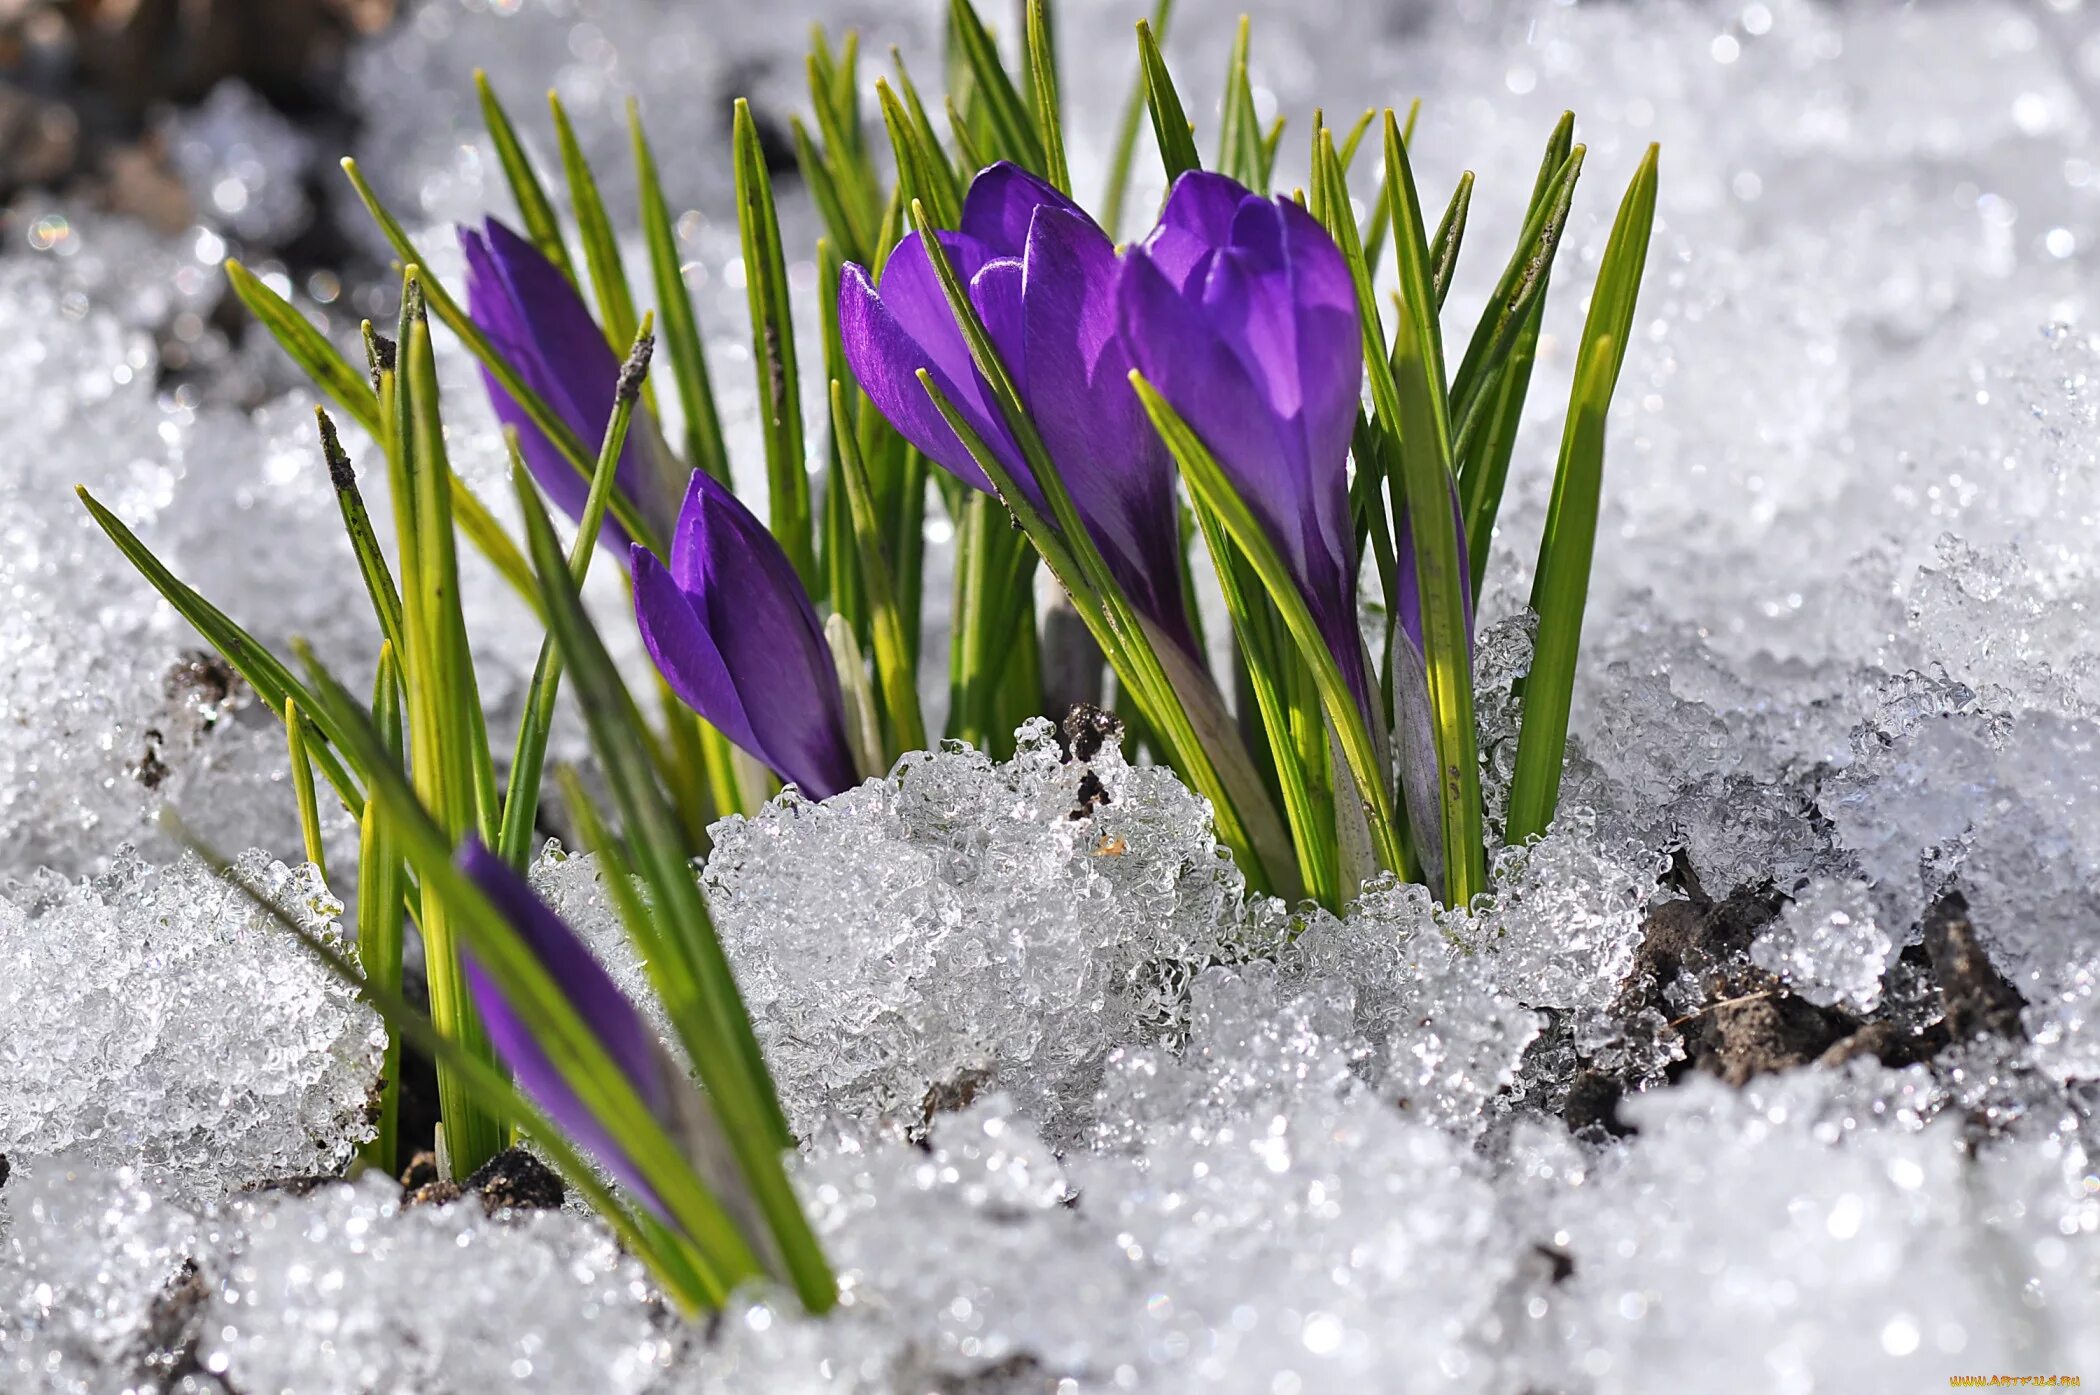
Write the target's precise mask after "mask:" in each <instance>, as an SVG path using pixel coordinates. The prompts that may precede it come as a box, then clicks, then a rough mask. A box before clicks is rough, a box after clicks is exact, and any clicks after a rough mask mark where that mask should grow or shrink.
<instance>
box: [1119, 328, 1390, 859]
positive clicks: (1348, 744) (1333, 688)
mask: <svg viewBox="0 0 2100 1395" xmlns="http://www.w3.org/2000/svg"><path fill="white" fill-rule="evenodd" d="M1130 381H1131V385H1132V386H1133V387H1135V388H1136V389H1137V394H1138V400H1139V401H1140V402H1142V403H1143V404H1144V408H1145V414H1146V415H1147V416H1149V417H1150V418H1151V419H1152V425H1153V427H1154V429H1156V430H1157V431H1158V432H1159V434H1160V437H1161V439H1162V440H1164V441H1165V442H1166V443H1167V449H1168V450H1169V451H1171V452H1172V453H1173V456H1174V459H1175V461H1176V463H1178V464H1179V465H1180V466H1181V474H1182V478H1183V479H1185V480H1187V481H1188V483H1189V491H1190V493H1191V494H1193V495H1194V496H1195V497H1196V499H1197V500H1198V501H1199V503H1200V504H1201V505H1202V507H1203V508H1205V509H1207V510H1209V511H1210V512H1211V513H1212V514H1213V515H1214V516H1215V517H1216V520H1217V522H1218V523H1219V524H1221V525H1222V526H1223V528H1224V530H1225V532H1226V533H1227V534H1228V535H1229V536H1230V538H1231V540H1232V543H1233V545H1234V547H1236V548H1237V549H1238V550H1239V553H1240V555H1241V556H1243V557H1245V558H1246V559H1247V561H1248V563H1249V564H1250V565H1251V566H1252V567H1253V568H1254V572H1255V574H1256V576H1258V577H1259V578H1260V580H1261V584H1262V589H1263V590H1264V591H1265V592H1266V593H1267V595H1268V598H1269V601H1270V602H1271V603H1272V604H1273V605H1274V606H1275V607H1276V610H1277V613H1278V614H1279V615H1280V616H1281V617H1282V619H1283V623H1284V627H1285V628H1286V629H1287V630H1288V631H1289V632H1290V636H1291V638H1292V640H1294V641H1295V642H1296V644H1297V646H1298V653H1299V655H1300V656H1301V657H1302V658H1303V660H1304V662H1305V664H1306V667H1307V668H1308V669H1309V670H1310V671H1311V673H1312V679H1313V683H1314V685H1315V686H1316V688H1317V690H1318V693H1319V697H1320V706H1321V708H1322V710H1323V711H1324V712H1325V713H1326V715H1327V720H1328V722H1329V724H1330V725H1331V726H1332V727H1333V728H1334V730H1335V733H1336V735H1337V737H1338V738H1339V740H1340V742H1341V747H1342V755H1343V758H1344V759H1345V760H1346V761H1347V762H1348V766H1349V770H1350V772H1351V774H1352V775H1353V776H1354V777H1355V780H1356V784H1357V788H1358V790H1359V792H1360V793H1361V794H1362V796H1363V807H1364V817H1365V820H1366V822H1367V823H1368V824H1369V826H1370V830H1371V839H1372V845H1373V847H1374V848H1375V849H1376V851H1377V855H1378V860H1379V862H1380V863H1381V864H1382V865H1383V866H1385V867H1386V868H1387V869H1388V870H1390V871H1394V872H1400V871H1403V870H1404V869H1405V867H1406V865H1407V853H1406V850H1405V847H1404V846H1403V844H1402V843H1401V840H1400V836H1399V833H1398V831H1397V830H1396V829H1395V827H1394V825H1393V817H1392V802H1391V799H1390V797H1389V796H1388V794H1387V792H1386V778H1385V773H1384V770H1383V764H1384V763H1383V761H1381V760H1380V758H1379V756H1378V753H1377V748H1376V746H1375V744H1374V743H1373V741H1372V739H1371V733H1370V731H1369V730H1368V729H1367V728H1366V727H1365V725H1364V719H1363V713H1362V711H1361V710H1360V709H1359V708H1358V707H1357V704H1356V697H1355V695H1354V694H1353V693H1351V692H1350V691H1349V680H1348V679H1346V678H1344V677H1343V676H1342V670H1341V666H1340V665H1339V664H1338V663H1336V662H1335V657H1334V651H1333V650H1332V649H1331V648H1329V647H1328V643H1327V639H1326V637H1325V636H1324V635H1322V634H1321V633H1320V627H1319V625H1318V623H1317V622H1315V621H1314V619H1313V617H1312V612H1311V610H1310V609H1308V608H1307V607H1306V604H1305V597H1304V596H1303V595H1302V594H1300V592H1299V590H1298V585H1297V582H1296V581H1294V580H1293V579H1292V577H1291V573H1290V568H1289V567H1288V566H1287V565H1286V564H1285V562H1284V560H1283V558H1282V556H1281V555H1280V554H1279V553H1278V552H1277V551H1276V544H1275V542H1274V541H1273V540H1272V539H1271V538H1270V537H1269V534H1268V530H1267V529H1265V528H1263V527H1262V525H1261V522H1260V520H1259V519H1257V518H1255V516H1254V511H1253V510H1252V509H1250V508H1249V507H1248V506H1247V501H1246V500H1245V499H1243V498H1241V497H1240V495H1239V493H1238V491H1236V490H1235V489H1233V487H1232V483H1231V481H1230V480H1229V479H1228V478H1227V477H1226V475H1225V471H1224V470H1223V468H1222V467H1220V466H1219V464H1218V462H1217V460H1216V459H1215V458H1214V457H1213V456H1212V455H1211V453H1210V449H1209V447H1207V446H1205V445H1204V444H1203V442H1202V440H1200V439H1199V438H1198V437H1197V435H1196V433H1195V432H1194V431H1192V430H1190V429H1189V426H1188V423H1186V422H1184V421H1183V420H1182V419H1181V416H1180V414H1179V413H1178V412H1176V411H1175V410H1174V408H1173V407H1172V406H1170V405H1169V404H1168V402H1167V400H1166V399H1165V398H1164V397H1161V396H1160V395H1159V393H1158V392H1157V391H1156V390H1155V389H1154V388H1153V386H1152V385H1151V384H1150V383H1148V382H1146V381H1145V379H1144V377H1143V375H1142V374H1140V373H1138V372H1137V371H1136V370H1132V372H1131V375H1130ZM1352 889H1353V888H1352Z"/></svg>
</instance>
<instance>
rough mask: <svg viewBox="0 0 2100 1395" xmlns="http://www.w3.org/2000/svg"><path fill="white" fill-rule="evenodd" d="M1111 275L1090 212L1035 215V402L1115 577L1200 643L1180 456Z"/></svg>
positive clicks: (1027, 342) (1028, 341) (1031, 252)
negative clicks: (1130, 343) (1190, 598)
mask: <svg viewBox="0 0 2100 1395" xmlns="http://www.w3.org/2000/svg"><path fill="white" fill-rule="evenodd" d="M1115 275H1116V256H1115V249H1114V247H1113V246H1112V245H1111V244H1110V243H1109V240H1108V238H1107V237H1106V235H1104V234H1103V233H1102V232H1101V230H1100V229H1099V228H1097V227H1096V226H1095V225H1094V223H1093V221H1092V220H1091V219H1087V218H1083V217H1076V216H1073V215H1071V214H1067V213H1063V212H1060V211H1058V210H1056V209H1045V210H1044V211H1042V212H1040V213H1038V214H1037V215H1036V219H1035V226H1034V228H1033V230H1032V231H1031V232H1030V234H1029V239H1028V254H1027V277H1026V285H1025V287H1024V290H1023V311H1022V320H1023V326H1022V341H1023V346H1024V347H1023V354H1022V358H1023V360H1024V362H1025V363H1026V366H1027V373H1028V379H1027V398H1028V407H1029V412H1030V415H1031V416H1032V417H1033V418H1034V419H1035V421H1036V423H1037V426H1038V428H1039V429H1040V430H1041V432H1042V435H1043V443H1044V446H1045V447H1046V448H1047V449H1048V451H1049V453H1050V457H1051V458H1052V459H1053V460H1055V461H1056V462H1057V464H1058V468H1059V470H1060V471H1061V472H1062V474H1063V477H1064V481H1065V485H1066V487H1067V488H1068V489H1069V490H1070V491H1071V494H1072V502H1073V504H1074V505H1075V506H1076V507H1077V508H1078V510H1079V512H1080V516H1081V517H1082V518H1084V519H1085V520H1086V524H1087V529H1088V531H1089V533H1090V534H1091V535H1092V536H1093V538H1094V540H1095V542H1096V544H1097V545H1098V546H1099V547H1100V548H1101V551H1102V554H1103V556H1104V557H1105V558H1106V559H1107V561H1108V564H1109V567H1110V569H1111V570H1112V571H1114V572H1115V574H1116V579H1117V580H1118V581H1119V582H1120V583H1121V584H1122V586H1123V588H1124V590H1125V591H1126V592H1127V593H1129V595H1130V597H1131V599H1132V601H1133V602H1134V603H1135V604H1136V605H1137V606H1138V608H1139V609H1140V610H1142V611H1144V612H1145V614H1146V615H1148V616H1149V617H1150V618H1151V619H1152V620H1153V621H1154V622H1155V623H1157V624H1158V625H1159V626H1160V627H1161V628H1162V629H1163V630H1165V631H1166V632H1167V633H1169V634H1170V635H1172V636H1173V637H1174V639H1175V640H1176V641H1177V642H1179V643H1181V644H1182V645H1183V646H1184V647H1186V648H1189V649H1190V650H1191V651H1192V652H1193V650H1194V646H1195V641H1194V637H1193V636H1192V634H1191V633H1190V630H1189V624H1188V619H1187V611H1186V605H1185V602H1184V600H1183V596H1182V587H1181V533H1180V523H1179V519H1178V518H1177V516H1176V509H1175V502H1174V466H1173V460H1172V458H1171V457H1170V456H1169V455H1168V453H1167V449H1166V445H1165V443H1164V442H1162V441H1161V440H1160V438H1159V433H1158V432H1156V431H1154V430H1153V429H1152V425H1151V423H1150V421H1148V420H1147V419H1146V417H1145V414H1144V408H1143V407H1142V405H1141V404H1140V403H1139V402H1138V398H1137V393H1136V392H1135V391H1134V390H1132V388H1131V386H1130V380H1129V377H1130V356H1129V354H1128V353H1127V352H1126V351H1125V350H1124V348H1123V345H1122V342H1121V340H1120V339H1119V338H1118V337H1117V335H1116V319H1115Z"/></svg>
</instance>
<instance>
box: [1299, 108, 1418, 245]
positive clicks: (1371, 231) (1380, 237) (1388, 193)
mask: <svg viewBox="0 0 2100 1395" xmlns="http://www.w3.org/2000/svg"><path fill="white" fill-rule="evenodd" d="M1421 116H1422V99H1421V98H1420V97H1417V98H1415V99H1414V100H1413V101H1412V102H1409V103H1408V104H1407V121H1406V123H1405V124H1404V125H1403V126H1402V127H1401V129H1400V143H1401V145H1403V146H1405V147H1407V148H1408V149H1410V150H1411V149H1413V148H1414V143H1415V123H1416V122H1417V121H1419V120H1420V119H1421ZM1352 134H1354V133H1352ZM1314 138H1315V140H1317V139H1318V137H1317V135H1315V137H1314ZM1350 153H1351V154H1354V153H1355V151H1354V149H1353V148H1352V150H1351V152H1350ZM1348 170H1349V164H1348V162H1347V161H1346V160H1345V161H1343V162H1342V172H1343V173H1344V174H1345V175H1346V174H1347V173H1348ZM1392 225H1393V186H1392V183H1391V181H1389V180H1388V179H1387V178H1386V177H1385V175H1384V174H1383V173H1381V174H1380V175H1379V178H1378V196H1377V197H1376V198H1374V199H1372V200H1371V212H1370V216H1369V217H1368V218H1367V219H1366V221H1365V223H1364V229H1363V234H1362V238H1361V240H1362V242H1363V248H1364V260H1365V262H1366V263H1367V264H1368V265H1370V266H1376V265H1378V258H1379V256H1380V255H1381V254H1382V253H1383V252H1384V251H1385V235H1386V231H1387V230H1388V229H1389V228H1391V227H1392Z"/></svg>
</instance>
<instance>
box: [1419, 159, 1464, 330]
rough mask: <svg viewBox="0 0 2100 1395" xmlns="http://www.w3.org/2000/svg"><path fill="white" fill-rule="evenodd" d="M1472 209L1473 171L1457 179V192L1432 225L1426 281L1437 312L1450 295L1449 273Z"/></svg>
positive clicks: (1453, 266) (1455, 259)
mask: <svg viewBox="0 0 2100 1395" xmlns="http://www.w3.org/2000/svg"><path fill="white" fill-rule="evenodd" d="M1472 207H1473V171H1471V170H1467V171H1466V172H1465V173H1464V174H1462V175H1460V176H1459V179H1458V188H1456V189H1454V190H1453V191H1452V193H1451V203H1450V205H1449V206H1448V207H1446V208H1445V209H1444V218H1443V221H1442V222H1440V223H1438V224H1437V225H1436V236H1435V237H1432V238H1431V239H1430V240H1429V266H1430V273H1429V279H1430V285H1431V286H1432V287H1433V288H1434V289H1435V291H1436V308H1437V309H1438V310H1442V309H1443V308H1444V298H1445V297H1446V296H1448V295H1450V294H1451V273H1452V272H1453V271H1454V270H1455V269H1456V268H1457V266H1458V248H1459V244H1460V243H1462V242H1464V241H1465V240H1466V214H1467V212H1468V211H1469V210H1470V209H1471V208H1472Z"/></svg>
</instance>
